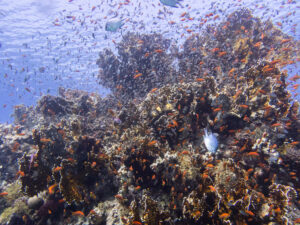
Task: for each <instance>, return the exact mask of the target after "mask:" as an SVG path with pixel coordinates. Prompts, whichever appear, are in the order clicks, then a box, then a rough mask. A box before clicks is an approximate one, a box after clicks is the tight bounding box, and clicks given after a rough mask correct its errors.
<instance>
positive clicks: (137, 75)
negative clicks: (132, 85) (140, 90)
mask: <svg viewBox="0 0 300 225" xmlns="http://www.w3.org/2000/svg"><path fill="white" fill-rule="evenodd" d="M142 75H143V74H142V73H138V74H136V75H134V77H133V79H136V78H139V77H140V76H142Z"/></svg>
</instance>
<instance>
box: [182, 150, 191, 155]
mask: <svg viewBox="0 0 300 225" xmlns="http://www.w3.org/2000/svg"><path fill="white" fill-rule="evenodd" d="M181 154H182V155H189V154H190V152H189V151H187V150H185V151H182V152H181Z"/></svg>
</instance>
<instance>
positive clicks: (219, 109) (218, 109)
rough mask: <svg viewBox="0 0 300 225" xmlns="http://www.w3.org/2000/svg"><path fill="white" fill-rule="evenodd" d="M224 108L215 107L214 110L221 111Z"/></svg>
mask: <svg viewBox="0 0 300 225" xmlns="http://www.w3.org/2000/svg"><path fill="white" fill-rule="evenodd" d="M221 110H222V108H215V109H214V110H213V111H214V112H219V111H221Z"/></svg>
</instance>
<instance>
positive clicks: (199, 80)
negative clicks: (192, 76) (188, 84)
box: [196, 78, 205, 82]
mask: <svg viewBox="0 0 300 225" xmlns="http://www.w3.org/2000/svg"><path fill="white" fill-rule="evenodd" d="M196 81H198V82H202V81H205V80H204V79H203V78H196Z"/></svg>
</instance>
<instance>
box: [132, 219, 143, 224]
mask: <svg viewBox="0 0 300 225" xmlns="http://www.w3.org/2000/svg"><path fill="white" fill-rule="evenodd" d="M132 224H133V225H142V223H141V222H139V221H136V220H135V221H133V222H132Z"/></svg>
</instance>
